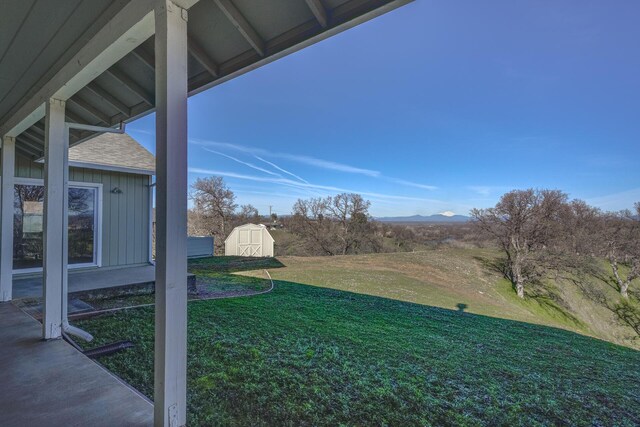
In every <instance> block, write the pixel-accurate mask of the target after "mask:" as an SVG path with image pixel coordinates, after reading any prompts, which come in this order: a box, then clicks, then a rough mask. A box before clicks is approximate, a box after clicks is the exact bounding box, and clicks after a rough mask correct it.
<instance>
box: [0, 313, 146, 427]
mask: <svg viewBox="0 0 640 427" xmlns="http://www.w3.org/2000/svg"><path fill="white" fill-rule="evenodd" d="M0 325H2V326H1V327H0V366H1V367H2V368H1V369H0V425H2V426H6V427H13V426H16V427H18V426H19V427H22V426H92V427H100V426H150V425H152V424H153V405H152V404H151V403H150V402H149V401H148V400H147V399H145V398H144V397H142V396H141V395H140V394H138V393H137V392H136V391H134V390H133V389H131V388H129V387H128V386H127V385H126V384H124V383H123V382H121V381H120V380H119V379H117V378H116V377H114V376H113V375H112V374H110V373H109V372H107V371H106V370H105V369H104V368H102V367H101V366H99V365H98V364H97V363H95V362H94V361H92V360H91V359H89V358H88V357H86V356H84V355H83V354H82V353H80V352H79V351H77V350H76V349H75V348H73V347H72V346H71V345H70V344H68V343H67V342H65V341H63V340H52V341H43V340H42V339H41V335H42V331H41V328H42V326H41V325H40V323H38V322H37V321H36V320H34V319H33V318H31V317H30V316H28V315H27V314H25V313H23V312H22V311H21V310H20V309H18V308H17V307H15V306H14V305H13V304H11V303H6V302H5V303H0Z"/></svg>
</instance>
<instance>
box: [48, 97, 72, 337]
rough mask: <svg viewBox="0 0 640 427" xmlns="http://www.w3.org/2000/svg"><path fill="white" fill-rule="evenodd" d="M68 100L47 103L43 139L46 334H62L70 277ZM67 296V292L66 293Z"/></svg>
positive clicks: (54, 100)
mask: <svg viewBox="0 0 640 427" xmlns="http://www.w3.org/2000/svg"><path fill="white" fill-rule="evenodd" d="M64 110H65V102H64V101H60V100H57V99H50V100H49V101H48V102H47V103H46V113H45V119H46V122H45V140H44V218H43V240H44V241H43V247H44V251H43V265H42V267H43V271H42V282H43V300H44V305H43V307H44V309H43V320H42V327H43V337H44V339H52V338H60V337H61V334H62V316H63V308H64V303H63V290H64V287H65V284H66V279H67V259H66V256H65V255H66V253H67V227H66V226H65V225H66V223H67V210H68V207H67V199H68V179H69V178H68V173H69V172H68V170H69V133H68V129H67V127H66V126H65V111H64ZM64 297H65V298H66V295H64Z"/></svg>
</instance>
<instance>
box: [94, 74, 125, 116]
mask: <svg viewBox="0 0 640 427" xmlns="http://www.w3.org/2000/svg"><path fill="white" fill-rule="evenodd" d="M86 88H87V89H89V90H90V91H91V92H93V93H94V94H95V95H96V96H98V97H100V98H102V100H103V101H104V102H106V103H107V104H109V105H111V106H112V107H113V108H115V109H116V110H118V111H120V112H121V113H122V114H124V115H125V116H126V117H130V116H131V111H130V109H129V107H127V106H126V105H125V104H124V103H122V102H121V101H120V100H119V99H117V98H116V97H115V96H113V95H111V94H110V93H109V92H107V91H106V90H105V89H103V88H102V87H101V86H99V85H98V84H97V83H96V82H91V83H89V84H88V85H87V86H86Z"/></svg>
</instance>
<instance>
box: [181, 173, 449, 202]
mask: <svg viewBox="0 0 640 427" xmlns="http://www.w3.org/2000/svg"><path fill="white" fill-rule="evenodd" d="M189 172H190V173H194V174H202V175H218V176H224V177H228V178H236V179H243V180H248V181H257V182H268V183H272V184H278V185H283V186H286V187H294V188H299V189H300V188H302V189H308V190H321V191H326V192H331V193H358V194H361V195H363V196H365V197H375V198H380V199H386V200H406V201H415V202H424V203H443V202H442V201H440V200H435V199H425V198H420V197H410V196H398V195H395V194H382V193H375V192H370V191H359V190H353V189H348V188H341V187H334V186H330V185H320V184H311V183H304V182H298V181H294V180H292V179H288V178H269V177H261V176H255V175H245V174H240V173H236V172H229V171H222V170H215V169H203V168H189Z"/></svg>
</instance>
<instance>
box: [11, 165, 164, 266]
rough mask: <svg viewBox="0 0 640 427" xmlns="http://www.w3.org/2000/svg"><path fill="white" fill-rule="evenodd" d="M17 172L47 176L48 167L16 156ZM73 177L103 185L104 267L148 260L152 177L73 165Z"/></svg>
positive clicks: (22, 175)
mask: <svg viewBox="0 0 640 427" xmlns="http://www.w3.org/2000/svg"><path fill="white" fill-rule="evenodd" d="M15 175H16V177H20V178H33V179H43V178H44V166H43V165H42V164H40V163H34V162H33V161H31V160H30V159H27V158H25V157H23V156H20V155H16V172H15ZM69 180H70V181H78V182H92V183H101V184H102V243H101V244H102V267H116V266H125V265H135V264H144V263H148V262H149V243H150V242H149V209H150V207H149V202H150V200H149V192H150V191H152V190H151V188H150V184H151V177H150V176H148V175H138V174H130V173H122V172H112V171H101V170H97V169H86V168H74V167H71V168H69ZM115 187H118V188H119V189H121V190H122V193H120V194H114V193H112V192H111V190H112V189H113V188H115Z"/></svg>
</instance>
